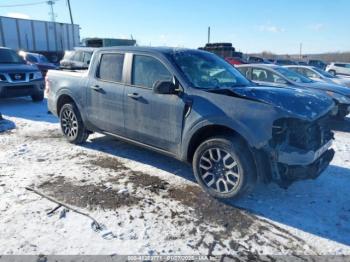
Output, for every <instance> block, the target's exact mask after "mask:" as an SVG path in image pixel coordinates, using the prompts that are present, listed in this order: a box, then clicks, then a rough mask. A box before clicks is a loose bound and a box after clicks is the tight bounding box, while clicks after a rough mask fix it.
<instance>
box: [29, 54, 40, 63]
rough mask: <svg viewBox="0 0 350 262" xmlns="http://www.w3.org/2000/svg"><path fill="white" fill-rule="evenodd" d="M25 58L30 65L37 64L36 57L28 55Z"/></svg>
mask: <svg viewBox="0 0 350 262" xmlns="http://www.w3.org/2000/svg"><path fill="white" fill-rule="evenodd" d="M26 58H27V61H28V62H30V63H38V59H36V57H35V56H33V55H29V54H28V55H27V57H26Z"/></svg>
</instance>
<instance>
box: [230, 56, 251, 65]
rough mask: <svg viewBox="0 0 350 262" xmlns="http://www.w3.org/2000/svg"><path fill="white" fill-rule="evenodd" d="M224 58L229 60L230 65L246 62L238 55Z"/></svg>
mask: <svg viewBox="0 0 350 262" xmlns="http://www.w3.org/2000/svg"><path fill="white" fill-rule="evenodd" d="M225 60H226V61H227V62H229V63H230V64H231V65H243V64H246V62H245V61H244V60H243V59H242V58H240V57H226V58H225Z"/></svg>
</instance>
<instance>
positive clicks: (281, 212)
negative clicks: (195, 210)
mask: <svg viewBox="0 0 350 262" xmlns="http://www.w3.org/2000/svg"><path fill="white" fill-rule="evenodd" d="M90 141H91V142H89V143H86V144H84V147H87V148H89V149H93V150H97V151H99V152H104V153H107V154H110V155H113V156H117V157H121V158H126V159H130V160H133V161H137V162H140V163H142V164H146V165H150V166H153V167H155V168H157V169H159V170H160V172H162V171H165V172H168V173H171V174H174V175H177V176H180V177H182V178H184V179H186V180H189V181H191V182H194V183H196V181H195V179H194V176H193V174H192V169H191V167H190V166H189V165H187V164H184V163H182V162H180V161H177V160H174V159H172V158H169V157H166V156H163V155H161V154H158V153H154V152H152V151H149V150H146V149H142V148H139V147H136V146H133V145H129V144H126V143H123V142H120V141H117V140H114V139H113V138H110V137H106V136H103V137H98V138H93V139H92V140H90ZM349 184H350V169H347V168H342V167H338V166H335V165H331V166H329V167H328V169H327V170H326V171H325V172H324V174H322V175H321V177H319V178H318V179H317V180H308V181H300V182H297V183H295V184H293V185H292V186H291V187H290V188H289V189H288V190H284V189H281V188H279V187H278V186H277V185H274V184H269V185H258V186H257V188H256V190H255V191H254V192H253V193H252V194H250V195H248V196H246V197H243V198H241V199H239V200H236V201H233V200H230V201H225V204H228V205H230V206H232V208H243V209H246V210H248V211H249V212H250V213H251V214H254V215H258V216H261V217H264V218H267V219H270V220H272V221H274V222H278V223H281V224H284V225H287V226H289V227H292V228H296V229H299V230H302V231H304V232H307V233H310V234H313V235H316V236H319V237H322V238H326V239H330V240H333V241H336V242H339V243H342V244H345V245H350V223H349V222H350V190H349ZM208 197H209V196H208Z"/></svg>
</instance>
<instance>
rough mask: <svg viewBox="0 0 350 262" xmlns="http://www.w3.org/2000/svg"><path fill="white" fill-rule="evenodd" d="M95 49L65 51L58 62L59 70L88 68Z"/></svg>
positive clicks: (82, 48)
mask: <svg viewBox="0 0 350 262" xmlns="http://www.w3.org/2000/svg"><path fill="white" fill-rule="evenodd" d="M95 50H96V48H89V47H79V48H78V47H77V48H75V50H73V51H66V52H65V54H64V57H63V59H62V60H61V61H60V68H61V69H69V70H84V69H88V68H89V64H90V61H91V57H92V54H93V53H94V51H95Z"/></svg>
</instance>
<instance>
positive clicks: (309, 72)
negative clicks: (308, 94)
mask: <svg viewBox="0 0 350 262" xmlns="http://www.w3.org/2000/svg"><path fill="white" fill-rule="evenodd" d="M304 70H305V74H304V75H306V76H307V77H311V78H317V77H318V75H317V74H316V73H315V72H313V71H312V70H310V69H306V68H305V69H304Z"/></svg>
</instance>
